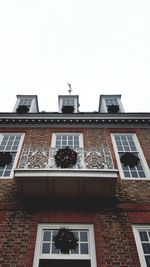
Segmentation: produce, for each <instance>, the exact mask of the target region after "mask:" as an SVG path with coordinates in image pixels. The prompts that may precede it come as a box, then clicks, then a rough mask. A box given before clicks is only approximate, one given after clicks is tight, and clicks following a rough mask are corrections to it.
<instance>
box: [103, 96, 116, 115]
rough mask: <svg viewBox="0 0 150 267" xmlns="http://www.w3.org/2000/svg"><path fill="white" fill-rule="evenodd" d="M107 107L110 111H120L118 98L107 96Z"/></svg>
mask: <svg viewBox="0 0 150 267" xmlns="http://www.w3.org/2000/svg"><path fill="white" fill-rule="evenodd" d="M105 102H106V107H107V112H108V113H118V112H119V104H118V101H117V99H116V98H106V99H105Z"/></svg>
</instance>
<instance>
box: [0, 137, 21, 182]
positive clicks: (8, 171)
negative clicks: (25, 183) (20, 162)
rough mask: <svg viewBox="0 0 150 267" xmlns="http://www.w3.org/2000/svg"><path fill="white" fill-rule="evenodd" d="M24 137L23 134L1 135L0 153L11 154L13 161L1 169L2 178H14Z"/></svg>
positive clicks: (0, 175)
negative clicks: (14, 170) (14, 168)
mask: <svg viewBox="0 0 150 267" xmlns="http://www.w3.org/2000/svg"><path fill="white" fill-rule="evenodd" d="M22 136H23V135H22V134H21V133H4V134H2V133H1V134H0V152H9V153H10V154H11V156H12V160H11V162H10V163H9V164H6V165H5V166H3V167H0V177H1V178H6V177H7V178H10V176H12V169H13V167H14V166H15V164H16V160H17V156H18V149H19V147H20V144H21V140H22Z"/></svg>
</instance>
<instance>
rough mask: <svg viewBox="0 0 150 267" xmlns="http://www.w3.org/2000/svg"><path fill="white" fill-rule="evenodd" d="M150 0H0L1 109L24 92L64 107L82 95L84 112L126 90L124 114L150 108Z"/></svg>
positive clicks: (51, 106)
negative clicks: (66, 98)
mask: <svg viewBox="0 0 150 267" xmlns="http://www.w3.org/2000/svg"><path fill="white" fill-rule="evenodd" d="M149 14H150V1H149V0H0V92H1V101H0V112H11V111H12V110H13V107H14V105H15V102H16V95H18V94H24V95H26V94H36V95H38V102H39V109H40V111H51V112H52V111H58V95H64V94H68V89H69V88H68V85H67V83H70V84H71V86H72V89H73V92H72V94H75V95H79V102H80V111H98V105H99V96H100V95H103V94H121V95H122V98H121V99H122V103H123V106H124V109H125V111H126V112H150V105H149V102H150V15H149Z"/></svg>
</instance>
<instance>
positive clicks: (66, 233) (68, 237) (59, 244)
mask: <svg viewBox="0 0 150 267" xmlns="http://www.w3.org/2000/svg"><path fill="white" fill-rule="evenodd" d="M53 242H54V245H55V247H56V248H57V249H60V251H61V253H64V254H69V251H70V250H75V249H76V247H77V246H78V239H77V238H76V237H75V235H74V233H73V232H71V231H70V230H69V229H66V228H60V229H59V231H58V233H57V234H56V235H55V236H54V237H53Z"/></svg>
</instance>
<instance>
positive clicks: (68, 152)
mask: <svg viewBox="0 0 150 267" xmlns="http://www.w3.org/2000/svg"><path fill="white" fill-rule="evenodd" d="M76 162H77V153H76V152H75V151H74V150H73V149H71V148H69V147H66V148H62V149H59V150H58V151H57V153H56V155H55V163H56V166H57V167H61V168H71V167H72V166H73V165H75V164H76Z"/></svg>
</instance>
